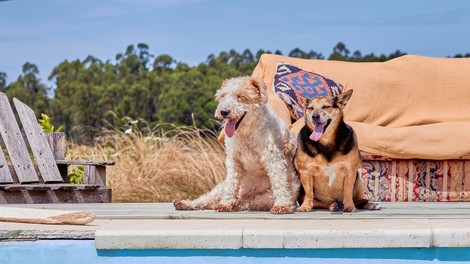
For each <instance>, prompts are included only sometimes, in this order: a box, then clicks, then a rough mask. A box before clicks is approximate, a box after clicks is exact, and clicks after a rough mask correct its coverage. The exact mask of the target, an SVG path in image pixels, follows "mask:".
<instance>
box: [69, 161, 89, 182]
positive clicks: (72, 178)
mask: <svg viewBox="0 0 470 264" xmlns="http://www.w3.org/2000/svg"><path fill="white" fill-rule="evenodd" d="M84 175H85V167H84V166H83V165H77V166H75V167H74V168H72V169H71V171H70V173H69V174H68V177H69V183H73V184H83V183H84V182H85V181H84V178H85V176H84Z"/></svg>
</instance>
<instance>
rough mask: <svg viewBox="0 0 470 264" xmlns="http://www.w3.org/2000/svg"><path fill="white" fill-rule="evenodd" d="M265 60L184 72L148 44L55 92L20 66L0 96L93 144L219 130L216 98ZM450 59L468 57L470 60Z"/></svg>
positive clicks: (62, 77)
mask: <svg viewBox="0 0 470 264" xmlns="http://www.w3.org/2000/svg"><path fill="white" fill-rule="evenodd" d="M263 53H275V54H280V55H282V52H280V51H279V50H276V51H274V52H271V51H265V50H259V51H257V52H255V53H252V52H251V51H250V50H248V49H247V50H244V51H242V52H237V51H235V50H230V51H228V52H221V53H219V54H218V55H215V54H210V55H209V56H208V57H207V59H206V61H205V62H201V63H200V64H198V65H195V66H190V65H188V64H186V63H184V62H179V61H176V60H175V59H174V58H173V57H172V56H170V55H168V54H159V55H154V54H150V52H149V46H148V45H147V44H145V43H138V44H137V45H136V46H134V45H129V46H128V47H127V48H126V49H125V51H124V52H123V53H118V54H116V56H115V59H114V60H107V61H102V60H100V59H99V58H95V57H94V56H92V55H90V56H88V57H86V58H85V59H83V60H80V59H76V60H73V61H68V60H64V61H62V62H61V63H60V64H59V65H57V66H56V67H55V68H54V69H53V71H52V72H51V74H50V76H49V81H52V82H53V83H54V84H55V87H54V89H52V88H51V87H47V86H46V85H45V84H44V83H42V82H41V80H40V78H39V69H38V67H37V66H36V65H34V64H33V63H30V62H26V63H25V64H24V66H23V72H22V74H21V75H20V76H19V77H18V79H17V80H16V81H13V82H11V83H7V82H6V80H7V76H6V74H5V73H4V72H1V69H0V91H2V92H5V93H6V94H7V95H8V96H9V98H13V97H17V98H18V99H20V100H22V101H23V102H25V103H26V104H28V105H29V106H31V107H32V108H33V109H34V110H35V112H36V114H37V116H38V117H40V115H41V113H46V114H47V115H49V116H51V117H52V122H53V123H54V125H56V126H61V125H62V126H64V129H65V132H66V133H67V134H68V135H72V134H74V133H78V132H79V133H80V136H81V138H82V139H83V138H85V139H92V138H93V136H94V135H95V133H97V132H98V131H99V128H100V127H102V126H103V124H104V123H105V122H107V123H110V124H112V125H114V126H116V127H120V126H121V125H122V122H123V121H122V120H121V119H120V118H116V117H130V118H132V119H144V120H146V121H147V122H148V123H150V124H153V125H155V124H158V123H172V124H176V125H193V124H196V125H197V126H198V127H207V128H214V129H217V128H218V125H217V124H218V123H217V122H214V118H213V113H214V110H215V107H216V103H215V101H214V100H213V95H214V92H215V90H216V89H218V88H219V87H220V84H221V83H222V81H223V80H224V79H226V78H231V77H235V76H243V75H250V74H251V72H252V71H253V69H254V67H255V66H256V63H257V61H258V59H259V57H260V56H261V54H263ZM404 54H405V53H403V52H401V51H399V50H397V51H395V52H393V53H391V54H389V55H385V54H381V55H378V56H376V55H374V54H373V53H371V54H365V55H363V54H362V53H361V52H360V51H354V52H352V53H351V52H350V51H349V50H348V49H347V47H346V45H345V44H344V43H341V42H339V43H338V44H337V45H336V46H335V47H334V48H333V50H332V53H331V54H330V55H329V56H324V55H323V54H321V53H317V52H315V51H304V50H301V49H299V48H295V49H293V50H292V51H291V52H289V53H288V54H286V55H288V56H291V57H299V58H306V59H325V58H328V59H329V60H341V61H355V62H363V61H366V62H370V61H386V60H389V59H392V58H396V57H399V56H402V55H404ZM455 57H470V53H467V54H465V55H463V54H457V55H455Z"/></svg>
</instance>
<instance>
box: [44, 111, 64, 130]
mask: <svg viewBox="0 0 470 264" xmlns="http://www.w3.org/2000/svg"><path fill="white" fill-rule="evenodd" d="M38 121H39V125H40V126H41V128H42V130H43V131H44V132H46V133H50V132H60V131H62V129H63V126H60V127H58V128H57V129H55V127H54V125H52V123H51V118H50V117H49V116H48V115H46V114H44V113H42V114H41V119H39V120H38Z"/></svg>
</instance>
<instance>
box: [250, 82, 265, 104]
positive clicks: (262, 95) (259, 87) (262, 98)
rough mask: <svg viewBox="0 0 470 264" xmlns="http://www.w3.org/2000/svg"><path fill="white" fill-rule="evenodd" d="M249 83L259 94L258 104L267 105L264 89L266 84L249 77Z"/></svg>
mask: <svg viewBox="0 0 470 264" xmlns="http://www.w3.org/2000/svg"><path fill="white" fill-rule="evenodd" d="M250 82H251V85H253V87H255V88H256V90H257V91H258V93H259V98H260V103H262V104H265V103H267V102H268V88H267V87H266V84H265V83H264V82H263V81H261V80H260V79H258V78H253V77H250Z"/></svg>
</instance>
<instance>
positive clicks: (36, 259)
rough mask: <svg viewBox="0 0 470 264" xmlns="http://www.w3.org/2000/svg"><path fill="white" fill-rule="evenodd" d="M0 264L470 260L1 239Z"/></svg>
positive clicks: (407, 251)
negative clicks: (102, 246)
mask: <svg viewBox="0 0 470 264" xmlns="http://www.w3.org/2000/svg"><path fill="white" fill-rule="evenodd" d="M384 259H385V260H386V261H384ZM0 263H1V264H4V263H5V264H7V263H8V264H10V263H15V264H16V263H18V264H20V263H34V264H43V263H44V264H45V263H47V264H54V263H60V264H62V263H64V264H68V263H87V264H91V263H93V264H94V263H97V264H108V263H113V264H114V263H117V264H121V263H122V264H124V263H126V264H133V263H159V264H161V263H163V264H166V263H168V264H170V263H171V264H179V263H191V264H199V263H201V264H202V263H204V264H206V263H207V264H212V263H224V264H240V263H256V264H264V263H266V264H267V263H269V264H277V263H279V264H281V263H282V264H290V263H296V264H298V263H331V264H346V263H347V264H359V263H361V264H362V263H372V264H379V263H380V264H384V263H387V264H388V263H391V264H404V263H418V264H419V263H453V264H456V263H470V248H381V249H377V248H374V249H351V248H345V249H213V250H207V249H198V250H193V249H158V250H154V249H147V250H96V249H95V243H94V241H93V240H38V241H4V242H0Z"/></svg>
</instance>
